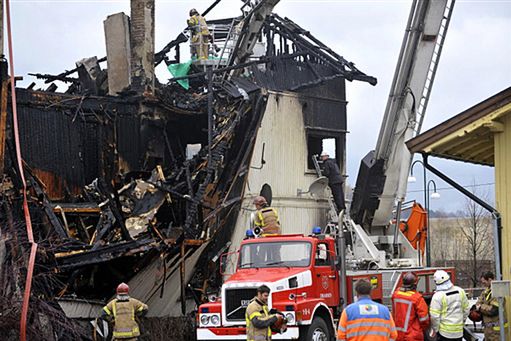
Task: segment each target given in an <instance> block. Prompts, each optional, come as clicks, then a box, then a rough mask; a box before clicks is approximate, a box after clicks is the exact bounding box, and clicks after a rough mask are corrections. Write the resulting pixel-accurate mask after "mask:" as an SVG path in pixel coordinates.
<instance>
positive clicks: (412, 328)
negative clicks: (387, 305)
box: [392, 272, 429, 341]
mask: <svg viewBox="0 0 511 341" xmlns="http://www.w3.org/2000/svg"><path fill="white" fill-rule="evenodd" d="M416 289H417V276H416V275H415V274H414V273H412V272H408V273H406V274H405V275H404V276H403V286H402V287H401V288H399V289H398V290H396V291H395V292H394V294H393V295H392V316H393V317H394V322H395V324H396V330H397V333H398V336H397V340H396V341H415V340H417V341H423V340H424V332H425V331H426V330H427V329H428V327H429V313H428V305H427V304H426V301H424V298H423V297H422V295H421V294H420V293H418V292H417V291H415V290H416Z"/></svg>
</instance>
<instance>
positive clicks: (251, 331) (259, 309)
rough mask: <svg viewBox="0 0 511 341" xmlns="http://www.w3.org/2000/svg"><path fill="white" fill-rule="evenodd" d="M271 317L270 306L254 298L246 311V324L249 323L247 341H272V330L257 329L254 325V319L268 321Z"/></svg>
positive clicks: (267, 328) (268, 328)
mask: <svg viewBox="0 0 511 341" xmlns="http://www.w3.org/2000/svg"><path fill="white" fill-rule="evenodd" d="M272 316H273V315H270V313H269V311H268V306H267V305H265V304H262V303H261V302H259V300H257V299H256V298H254V299H253V300H252V301H251V302H250V304H249V305H248V307H247V310H246V311H245V322H246V323H247V341H267V340H271V328H270V327H266V328H256V327H255V326H254V324H253V320H254V318H257V319H259V320H268V319H270V318H271V317H272Z"/></svg>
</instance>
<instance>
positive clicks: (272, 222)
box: [254, 196, 282, 237]
mask: <svg viewBox="0 0 511 341" xmlns="http://www.w3.org/2000/svg"><path fill="white" fill-rule="evenodd" d="M254 205H255V207H256V209H257V212H256V217H255V222H254V223H255V225H256V226H257V227H259V228H261V230H262V231H261V235H262V236H263V237H264V236H266V235H275V234H281V233H282V231H281V229H280V222H279V215H278V213H277V210H276V209H274V208H273V207H270V206H268V202H267V201H266V199H265V198H264V197H262V196H258V197H256V198H255V199H254Z"/></svg>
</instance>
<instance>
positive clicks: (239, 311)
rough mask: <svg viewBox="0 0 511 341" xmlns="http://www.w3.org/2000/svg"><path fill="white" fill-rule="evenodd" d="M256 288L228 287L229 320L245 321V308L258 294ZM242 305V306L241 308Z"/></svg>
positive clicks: (225, 299) (227, 313)
mask: <svg viewBox="0 0 511 341" xmlns="http://www.w3.org/2000/svg"><path fill="white" fill-rule="evenodd" d="M256 292H257V289H256V288H235V289H226V290H225V298H224V299H223V302H225V316H226V320H227V321H229V322H241V321H243V322H245V310H247V306H248V304H249V302H250V300H251V299H253V298H254V297H255V295H256ZM240 307H241V308H240Z"/></svg>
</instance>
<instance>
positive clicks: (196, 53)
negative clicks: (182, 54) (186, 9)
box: [187, 8, 210, 60]
mask: <svg viewBox="0 0 511 341" xmlns="http://www.w3.org/2000/svg"><path fill="white" fill-rule="evenodd" d="M187 24H188V28H189V29H190V32H191V38H190V53H191V55H192V58H198V59H201V60H204V59H208V53H209V39H210V33H209V29H208V24H207V22H206V19H204V17H203V16H202V15H200V14H199V12H197V10H196V9H195V8H192V9H191V10H190V18H189V19H188V20H187Z"/></svg>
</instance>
